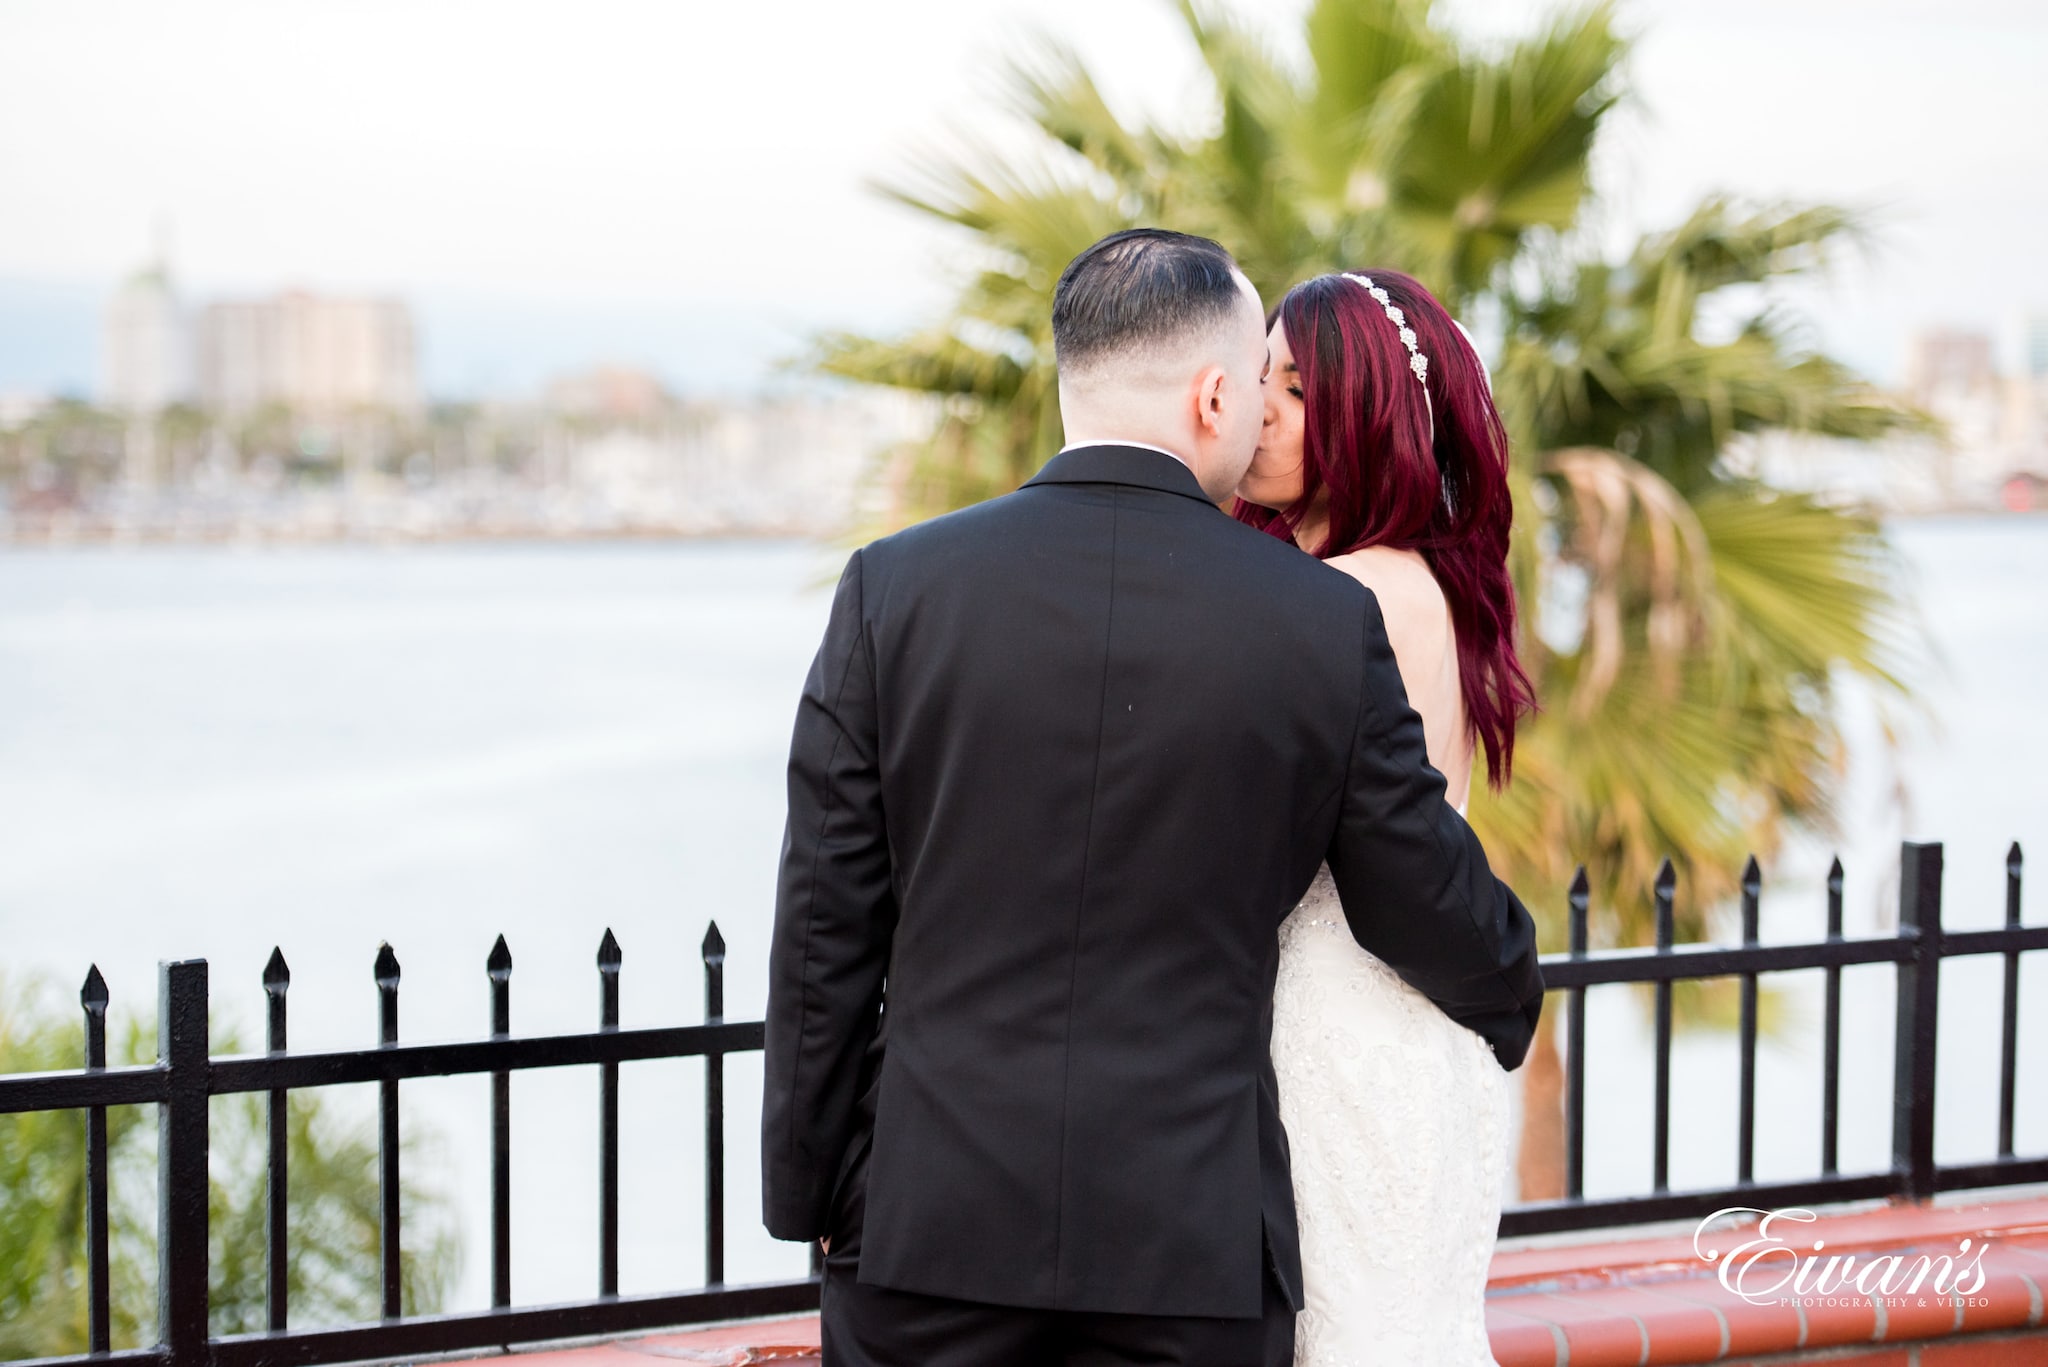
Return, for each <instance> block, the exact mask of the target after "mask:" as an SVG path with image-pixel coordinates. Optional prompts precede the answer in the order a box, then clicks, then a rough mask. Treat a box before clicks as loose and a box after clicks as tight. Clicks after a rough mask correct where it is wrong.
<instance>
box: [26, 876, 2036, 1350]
mask: <svg viewBox="0 0 2048 1367" xmlns="http://www.w3.org/2000/svg"><path fill="white" fill-rule="evenodd" d="M2021 871H2022V864H2021V855H2020V849H2019V846H2018V845H2014V846H2013V847H2012V850H2011V852H2010V854H2009V855H2008V856H2007V861H2006V906H2005V924H2004V926H2003V927H2001V928H1998V929H1993V930H1977V931H1964V932H1945V931H1944V930H1943V927H1942V921H1941V875H1942V849H1941V846H1940V845H1938V844H1924V845H1923V844H1908V845H1906V846H1904V847H1903V850H1902V868H1901V879H1900V900H1899V925H1898V928H1897V930H1896V932H1895V933H1894V934H1891V935H1885V936H1875V937H1868V938H1861V939H1845V938H1843V936H1842V868H1841V864H1840V862H1839V861H1837V862H1836V863H1835V864H1834V866H1833V868H1832V869H1831V870H1830V871H1829V876H1828V881H1827V896H1828V917H1827V936H1826V938H1825V939H1823V940H1819V941H1814V942H1811V943H1806V944H1769V945H1766V944H1762V943H1760V942H1759V940H1758V934H1757V923H1758V906H1759V900H1760V896H1761V891H1762V875H1761V872H1760V871H1759V869H1758V868H1757V864H1756V861H1755V860H1754V859H1752V860H1750V861H1749V865H1748V867H1747V868H1746V869H1745V870H1744V873H1743V878H1742V884H1741V887H1742V943H1741V944H1740V945H1739V946H1726V945H1711V944H1698V945H1675V944H1673V943H1672V939H1673V905H1674V895H1675V889H1676V883H1677V880H1676V877H1675V875H1674V873H1673V870H1672V868H1671V865H1670V864H1669V862H1668V861H1667V862H1666V863H1665V865H1664V867H1663V869H1662V870H1661V871H1660V872H1659V874H1658V877H1657V879H1656V883H1655V887H1654V895H1655V903H1656V942H1655V944H1653V945H1652V946H1650V947H1648V948H1644V949H1608V950H1601V951H1597V952H1593V951H1589V950H1588V948H1587V914H1588V902H1589V898H1588V893H1587V883H1586V877H1585V872H1584V870H1583V869H1581V870H1580V872H1579V875H1578V878H1577V879H1576V880H1575V882H1574V884H1573V887H1572V890H1571V894H1570V897H1569V928H1570V938H1569V944H1570V948H1569V949H1568V951H1567V952H1566V953H1563V954H1553V955H1547V956H1545V957H1544V959H1543V961H1542V962H1543V974H1544V980H1545V984H1546V986H1547V988H1548V989H1550V990H1552V991H1556V992H1561V993H1563V994H1564V998H1565V1017H1564V1030H1565V1059H1566V1068H1565V1091H1564V1110H1565V1117H1564V1118H1565V1148H1566V1174H1565V1188H1566V1191H1565V1196H1564V1197H1563V1198H1562V1199H1560V1200H1555V1201H1543V1202H1530V1203H1524V1204H1520V1205H1515V1206H1510V1207H1509V1208H1508V1209H1507V1210H1506V1211H1504V1212H1503V1214H1502V1217H1501V1224H1500V1229H1501V1233H1502V1234H1504V1235H1515V1234H1531V1233H1540V1232H1546V1231H1558V1230H1579V1229H1589V1228H1598V1227H1602V1226H1626V1225H1632V1224H1641V1223H1646V1222H1650V1221H1656V1220H1664V1219H1675V1218H1685V1217H1697V1216H1701V1215H1705V1214H1707V1213H1708V1212H1710V1211H1712V1210H1715V1209H1717V1208H1719V1207H1722V1206H1725V1205H1731V1204H1741V1205H1756V1206H1773V1205H1782V1204H1795V1203H1797V1204H1819V1203H1824V1202H1832V1201H1846V1200H1857V1199H1865V1198H1872V1197H1904V1198H1908V1199H1926V1198H1927V1197H1929V1196H1931V1195H1933V1194H1934V1193H1936V1192H1939V1191H1948V1190H1956V1189H1964V1188H1979V1187H1990V1186H2001V1185H2008V1184H2015V1183H2023V1182H2041V1181H2048V1155H2041V1156H2034V1157H2020V1156H2017V1155H2016V1154H2015V1153H2014V1149H2013V1120H2014V1102H2015V1097H2016V1081H2017V1061H2018V1039H2019V1036H2018V1010H2019V958H2020V955H2021V954H2023V953H2026V952H2029V951H2032V950H2040V949H2048V926H2023V925H2022V924H2021V923H2020V878H2021ZM1977 954H2000V955H2003V956H2004V959H2005V978H2004V1001H2003V1017H2002V1038H2001V1049H2002V1053H2001V1055H2000V1075H1999V1077H2000V1082H1999V1121H1998V1136H1999V1149H1998V1156H1997V1158H1996V1159H1994V1160H1991V1161H1989V1162H1982V1163H1964V1164H1952V1165H1947V1166H1942V1165H1937V1164H1936V1163H1935V1161H1934V1084H1935V1033H1936V1016H1937V1010H1938V1006H1939V998H1940V981H1939V979H1940V966H1941V963H1942V961H1943V960H1945V959H1949V958H1956V957H1960V956H1965V955H1977ZM702 958H703V963H704V993H705V1018H704V1020H703V1022H702V1023H700V1024H694V1025H682V1026H662V1027H655V1028H650V1029H635V1030H625V1029H621V1028H620V1026H619V981H620V969H621V966H622V955H621V953H620V950H619V945H618V941H617V940H616V939H614V938H613V936H612V933H611V932H610V931H609V930H607V931H606V932H605V935H604V939H603V941H602V943H601V944H600V945H599V948H598V954H597V969H598V975H599V985H600V993H599V1013H598V1016H599V1019H598V1027H597V1029H596V1030H595V1031H594V1032H591V1033H587V1034H567V1035H542V1036H522V1037H515V1036H514V1035H513V1034H512V1033H511V976H512V956H511V953H510V951H509V949H508V948H507V946H506V944H505V941H504V938H503V937H502V936H501V937H499V939H498V941H497V943H496V944H495V945H493V946H492V948H491V952H490V955H489V957H488V959H487V960H486V964H485V970H486V973H487V974H488V976H489V981H490V992H491V1030H490V1035H489V1037H488V1038H486V1039H482V1040H472V1041H463V1042H457V1043H432V1044H404V1043H401V1042H400V1041H399V1030H398V1001H399V991H398V989H399V979H400V968H399V964H398V959H397V956H396V955H395V954H394V953H393V952H392V950H391V947H390V946H389V945H388V944H387V945H384V946H382V947H381V948H380V949H379V951H378V954H377V958H376V962H375V965H374V975H373V976H374V978H375V982H376V987H377V992H378V1043H377V1045H376V1046H375V1047H374V1048H370V1049H360V1050H335V1051H323V1052H309V1053H296V1054H295V1053H291V1052H290V1051H289V1050H288V1048H287V1028H286V1027H287V1015H286V994H287V992H288V991H289V989H290V986H291V972H290V969H289V968H288V966H287V965H286V964H285V961H284V956H283V954H282V953H280V952H275V951H273V953H272V955H271V957H270V961H269V963H268V964H267V965H266V966H265V968H264V971H263V990H264V994H265V999H266V1004H267V1019H268V1029H267V1037H266V1040H265V1046H266V1052H264V1053H262V1054H251V1055H243V1056H236V1057H223V1058H212V1057H210V1055H209V1051H208V1036H207V1006H208V985H207V965H206V963H205V962H204V961H203V960H191V961H184V962H177V963H166V964H163V965H161V967H160V972H159V987H160V997H159V1003H158V1016H157V1021H158V1042H157V1062H156V1063H155V1064H153V1065H149V1066H144V1067H124V1068H109V1067H107V1059H106V1011H107V1003H108V992H107V986H106V983H105V981H104V980H103V979H102V978H101V976H100V973H99V970H98V968H97V967H94V968H93V969H92V970H91V971H90V972H89V973H88V974H87V975H86V980H85V985H84V987H83V989H82V991H81V992H80V997H79V1000H80V1003H81V1006H82V1007H83V1010H84V1013H85V1037H86V1047H85V1054H86V1057H85V1065H86V1066H85V1068H84V1069H83V1070H80V1071H73V1072H62V1073H45V1074H19V1075H12V1076H0V1115H5V1114H13V1113H20V1112H29V1111H60V1110H62V1111H70V1110H76V1111H81V1112H83V1113H84V1118H85V1128H86V1177H87V1180H86V1188H87V1195H86V1204H87V1210H86V1221H85V1237H86V1246H87V1247H86V1253H87V1270H88V1276H87V1285H86V1288H85V1291H86V1296H87V1301H88V1304H87V1323H88V1332H89V1339H90V1351H89V1353H88V1354H86V1355H80V1356H75V1357H68V1358H50V1359H42V1360H40V1363H39V1364H38V1367H84V1364H94V1365H95V1367H97V1364H120V1365H123V1367H125V1365H126V1364H135V1365H136V1367H326V1365H327V1364H335V1363H343V1362H358V1361H367V1360H373V1359H389V1358H406V1357H417V1356H422V1355H426V1354H434V1353H447V1352H456V1351H461V1350H465V1349H482V1348H493V1347H509V1346H511V1345H515V1344H523V1343H538V1342H545V1341H548V1340H551V1339H559V1338H568V1337H576V1336H583V1335H599V1334H611V1333H626V1332H631V1331H635V1330H643V1329H652V1328H659V1327H664V1326H673V1325H683V1324H695V1323H706V1322H711V1321H715V1320H725V1319H739V1318H746V1317H749V1316H756V1315H768V1314H776V1313H791V1312H796V1311H801V1310H807V1309H812V1308H815V1307H816V1305H817V1300H818V1281H817V1261H816V1254H815V1251H814V1252H813V1260H812V1266H811V1275H810V1276H809V1277H808V1278H805V1279H801V1280H793V1281H786V1282H771V1283H760V1284H754V1285H738V1286H735V1285H728V1284H727V1283H726V1282H725V1092H724V1060H725V1057H726V1055H728V1054H735V1053H745V1052H750V1051H753V1050H758V1049H760V1048H761V1047H762V1024H761V1022H759V1021H727V1020H725V1019H724V1013H725V941H724V938H723V937H722V936H721V935H720V934H719V931H718V927H717V925H716V924H715V923H714V924H712V926H711V927H710V929H709V931H708V932H707V933H706V935H705V937H704V942H703V945H702ZM1870 963H1891V964H1894V965H1896V966H1897V993H1898V1005H1897V1025H1896V1035H1895V1041H1894V1070H1895V1071H1894V1078H1893V1114H1892V1162H1891V1166H1890V1167H1889V1168H1887V1169H1884V1170H1882V1171H1877V1172H1867V1173H1851V1174H1845V1173H1842V1172H1840V1171H1839V1169H1838V1166H1837V1150H1838V1144H1837V1140H1838V1137H1839V1134H1838V1131H1839V1107H1838V1102H1839V1093H1840V1078H1841V1069H1840V1053H1841V971H1842V969H1843V968H1844V967H1846V966H1850V965H1854V964H1870ZM1812 968H1819V969H1823V970H1825V972H1826V1006H1825V1015H1824V1018H1823V1025H1822V1051H1823V1052H1822V1060H1823V1074H1822V1083H1821V1087H1822V1123H1821V1143H1820V1154H1819V1169H1820V1170H1819V1173H1818V1175H1817V1176H1815V1177H1812V1178H1808V1179H1805V1180H1801V1181H1788V1182H1769V1183H1758V1182H1756V1181H1755V1180H1754V1156H1755V1130H1756V1040H1757V980H1758V977H1759V975H1761V974H1764V973H1776V972H1786V971H1792V970H1797V969H1812ZM1729 976H1733V977H1737V978H1739V979H1740V980H1741V994H1742V996H1741V1020H1740V1026H1739V1031H1738V1047H1739V1049H1740V1051H1741V1054H1740V1058H1741V1066H1740V1074H1739V1081H1738V1084H1737V1102H1738V1113H1737V1122H1736V1123H1737V1161H1736V1167H1737V1172H1736V1181H1735V1183H1734V1185H1732V1186H1726V1187H1719V1188H1711V1189H1704V1190H1701V1189H1689V1190H1684V1191H1673V1190H1671V1188H1670V1184H1669V1177H1670V1138H1671V1025H1672V1019H1671V992H1672V984H1673V983H1675V982H1678V981H1682V980H1695V979H1702V978H1713V977H1729ZM1615 983H1648V984H1652V985H1653V986H1654V988H1655V996H1656V1003H1655V1019H1656V1050H1655V1084H1654V1089H1653V1093H1652V1106H1653V1118H1654V1128H1653V1137H1652V1170H1653V1178H1652V1184H1651V1185H1652V1189H1651V1191H1650V1192H1648V1193H1645V1194H1639V1195H1630V1196H1620V1197H1605V1198H1599V1199H1588V1198H1587V1197H1586V1195H1585V1154H1586V1144H1585V1138H1586V1135H1585V1105H1586V1067H1585V1064H1586V1050H1587V1043H1586V1014H1585V1009H1586V990H1587V988H1589V987H1595V986H1605V985H1609V984H1615ZM670 1058H702V1059H704V1061H705V1067H706V1075H705V1106H704V1123H705V1132H704V1137H705V1145H704V1255H705V1256H704V1262H705V1269H706V1274H705V1275H706V1281H707V1283H708V1285H706V1286H705V1287H704V1288H702V1289H700V1290H694V1291H681V1292H673V1293H662V1294H654V1295H635V1296H621V1295H619V1294H618V1286H619V1197H620V1193H619V1065H620V1064H621V1063H629V1062H636V1061H643V1060H648V1059H670ZM564 1067H596V1068H597V1069H598V1070H599V1076H600V1087H599V1097H598V1191H597V1208H598V1209H597V1216H598V1228H599V1238H598V1266H597V1277H596V1282H597V1287H598V1294H597V1296H596V1298H595V1299H592V1300H588V1301H577V1302H570V1303H565V1304H560V1305H543V1306H518V1307H514V1306H513V1305H512V1303H511V1299H512V1297H511V1203H512V1189H511V1178H510V1173H511V1106H510V1079H511V1075H512V1074H513V1073H514V1072H520V1071H525V1070H529V1069H538V1068H564ZM485 1074H488V1075H489V1076H490V1078H491V1308H490V1309H489V1310H482V1311H474V1312H468V1313H461V1314H443V1315H411V1316H407V1315H404V1314H402V1306H401V1303H400V1296H399V1289H400V1280H399V1214H400V1210H399V1206H400V1196H399V1191H400V1186H399V1178H400V1171H399V1149H400V1146H399V1110H398V1100H399V1084H400V1083H401V1082H405V1081H408V1080H412V1079H416V1078H424V1077H444V1076H453V1075H485ZM370 1082H374V1083H376V1084H377V1085H378V1122H379V1125H378V1134H379V1141H378V1174H379V1185H380V1231H381V1239H380V1249H379V1255H380V1300H381V1312H382V1315H383V1319H382V1320H381V1322H378V1323H372V1324H360V1325H347V1326H340V1327H333V1328H299V1329H293V1328H290V1327H289V1319H290V1315H289V1311H290V1306H289V1304H288V1301H287V1290H286V1286H287V1281H286V1252H287V1247H286V1238H287V1229H288V1213H289V1212H288V1210H287V1208H286V1199H285V1193H286V1191H287V1185H286V1177H287V1156H286V1155H287V1149H286V1143H285V1137H286V1131H285V1123H286V1103H287V1099H288V1097H289V1095H290V1093H291V1092H293V1091H296V1090H301V1089H305V1088H313V1087H331V1086H338V1085H344V1084H349V1083H370ZM236 1093H263V1094H264V1095H265V1098H266V1102H267V1125H268V1139H269V1157H268V1172H267V1182H266V1189H267V1193H268V1198H267V1199H268V1208H267V1219H266V1230H267V1236H268V1247H267V1249H266V1255H267V1257H266V1261H265V1268H266V1273H265V1275H266V1309H267V1315H266V1323H267V1325H268V1328H267V1329H266V1330H265V1331H263V1332H260V1333H251V1334H235V1335H226V1336H219V1337H209V1335H208V1332H207V1314H208V1303H207V1295H208V1293H207V1279H208V1263H207V1234H208V1229H207V1219H208V1216H207V1196H208V1182H207V1161H208V1130H207V1124H208V1116H207V1110H208V1099H209V1098H211V1097H214V1096H222V1095H229V1094H236ZM133 1105H154V1106H156V1107H157V1108H158V1111H157V1114H158V1152H157V1184H158V1198H159V1199H158V1209H159V1218H158V1237H157V1257H158V1263H159V1266H158V1337H159V1342H158V1343H157V1344H156V1345H155V1346H153V1347H149V1348H142V1349H129V1350H123V1351H120V1352H112V1351H110V1349H111V1343H110V1336H109V1322H110V1296H109V1286H108V1225H107V1206H108V1190H107V1189H108V1169H107V1114H106V1113H107V1108H108V1107H109V1106H133ZM16 1367H25V1365H22V1364H17V1365H16Z"/></svg>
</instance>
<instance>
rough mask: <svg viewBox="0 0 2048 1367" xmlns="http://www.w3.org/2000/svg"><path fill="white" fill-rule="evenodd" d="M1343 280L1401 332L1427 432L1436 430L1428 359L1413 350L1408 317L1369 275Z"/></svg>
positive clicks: (1412, 338) (1346, 277) (1351, 276)
mask: <svg viewBox="0 0 2048 1367" xmlns="http://www.w3.org/2000/svg"><path fill="white" fill-rule="evenodd" d="M1344 278H1345V279H1346V280H1349V281H1351V282H1352V283H1353V284H1355V285H1357V286H1358V287H1359V288H1360V289H1362V290H1364V291H1365V292H1366V293H1367V294H1369V295H1371V296H1372V297H1373V302H1374V303H1376V304H1378V305H1379V306H1380V308H1381V309H1382V310H1384V311H1385V313H1386V315H1387V321H1388V322H1390V323H1392V324H1393V325H1394V326H1395V327H1397V328H1399V329H1400V330H1401V345H1402V346H1404V347H1407V348H1408V368H1409V369H1410V370H1412V371H1414V372H1415V382H1416V383H1417V384H1419V385H1421V386H1422V403H1423V406H1424V407H1425V408H1427V409H1428V410H1429V430H1430V431H1432V432H1434V431H1435V430H1436V405H1435V404H1433V403H1431V402H1430V399H1429V357H1427V356H1425V355H1423V354H1422V353H1421V352H1420V351H1417V350H1416V349H1415V329H1414V328H1412V327H1409V326H1408V315H1406V314H1405V313H1403V312H1401V309H1400V307H1399V306H1398V305H1397V304H1395V303H1394V301H1393V299H1392V298H1390V297H1389V296H1388V294H1387V292H1386V291H1385V290H1383V289H1381V288H1380V287H1379V286H1378V285H1375V284H1373V282H1372V277H1371V276H1369V275H1354V274H1352V273H1351V272H1350V271H1346V272H1344Z"/></svg>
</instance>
